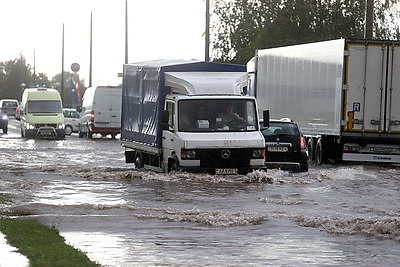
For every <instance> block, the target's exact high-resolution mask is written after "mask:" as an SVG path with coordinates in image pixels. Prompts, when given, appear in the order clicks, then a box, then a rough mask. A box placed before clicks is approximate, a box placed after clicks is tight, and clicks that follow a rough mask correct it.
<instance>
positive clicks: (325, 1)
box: [211, 0, 400, 64]
mask: <svg viewBox="0 0 400 267" xmlns="http://www.w3.org/2000/svg"><path fill="white" fill-rule="evenodd" d="M365 2H366V1H359V0H225V1H214V2H212V3H213V8H212V10H213V14H212V16H211V21H212V24H213V25H212V27H211V28H212V29H215V31H214V32H212V35H211V36H212V40H213V41H212V46H213V49H212V51H213V53H212V55H211V58H212V59H213V60H214V61H222V62H231V63H239V64H245V63H246V62H247V61H248V60H249V59H250V58H252V57H253V56H254V54H255V51H256V49H264V48H270V47H278V46H284V45H292V44H299V43H307V42H314V41H322V40H330V39H337V38H350V39H361V38H363V35H364V18H365ZM397 2H398V0H386V1H380V0H376V1H375V8H374V13H375V22H374V35H375V38H378V39H379V38H383V39H398V38H399V37H400V35H399V25H398V22H397V24H396V22H395V21H397V20H395V19H394V18H398V16H399V9H398V8H397V9H396V8H393V6H394V4H397ZM395 6H398V5H395Z"/></svg>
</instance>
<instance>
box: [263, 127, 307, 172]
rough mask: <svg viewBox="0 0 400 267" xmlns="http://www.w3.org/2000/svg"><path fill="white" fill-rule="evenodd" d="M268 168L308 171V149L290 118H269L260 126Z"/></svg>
mask: <svg viewBox="0 0 400 267" xmlns="http://www.w3.org/2000/svg"><path fill="white" fill-rule="evenodd" d="M261 132H262V134H263V136H264V139H265V150H266V151H265V158H266V165H267V167H269V168H281V169H292V170H300V171H308V151H307V144H306V140H305V138H304V136H303V135H302V133H301V131H300V129H299V127H298V126H297V124H296V123H294V122H293V121H292V120H290V119H280V120H270V121H269V126H266V127H263V126H261Z"/></svg>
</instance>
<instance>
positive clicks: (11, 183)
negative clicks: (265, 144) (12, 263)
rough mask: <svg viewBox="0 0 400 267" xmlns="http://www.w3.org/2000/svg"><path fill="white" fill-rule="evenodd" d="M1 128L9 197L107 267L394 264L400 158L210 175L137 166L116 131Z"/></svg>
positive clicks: (0, 187) (0, 155)
mask: <svg viewBox="0 0 400 267" xmlns="http://www.w3.org/2000/svg"><path fill="white" fill-rule="evenodd" d="M18 131H19V130H18V129H17V127H15V129H13V128H11V129H10V130H9V135H3V136H0V169H1V170H0V192H1V193H6V194H8V195H9V196H11V197H12V198H13V200H14V203H13V204H12V205H10V206H9V207H8V208H9V209H10V210H15V211H19V212H24V213H26V214H28V218H31V219H35V220H38V221H40V222H42V223H45V224H47V225H50V226H54V227H56V228H57V229H58V230H59V231H60V234H61V235H63V236H64V237H65V239H66V241H67V242H68V243H70V244H72V245H73V246H74V247H76V248H78V249H80V250H82V251H85V252H87V254H88V256H89V257H90V258H91V259H92V260H93V261H96V262H98V263H100V264H102V265H105V266H132V265H194V266H202V265H223V266H225V265H235V266H237V265H243V264H253V265H273V266H282V265H284V266H306V265H307V266H308V265H311V264H313V265H319V266H320V265H335V266H354V265H364V266H365V265H367V266H378V265H379V266H395V265H399V264H400V255H399V253H398V251H400V201H399V200H400V193H399V192H400V175H399V174H400V169H399V168H398V166H393V165H389V166H378V165H340V166H329V165H324V166H321V167H319V166H318V167H317V166H312V167H311V168H310V171H309V172H308V173H289V172H284V171H278V170H269V171H268V173H267V174H264V173H257V172H256V173H252V174H249V175H247V176H212V175H205V174H200V175H198V174H197V175H193V174H186V173H178V174H157V173H153V172H149V171H137V170H135V169H133V166H132V165H129V164H125V163H124V157H123V148H122V147H121V146H120V144H119V141H118V140H111V139H107V138H96V139H94V140H87V139H79V138H78V137H77V136H76V135H73V136H71V137H67V138H66V140H63V141H43V140H36V141H35V140H28V141H27V140H24V139H21V138H19V134H18V133H19V132H18Z"/></svg>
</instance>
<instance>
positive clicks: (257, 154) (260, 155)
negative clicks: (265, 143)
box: [253, 148, 265, 159]
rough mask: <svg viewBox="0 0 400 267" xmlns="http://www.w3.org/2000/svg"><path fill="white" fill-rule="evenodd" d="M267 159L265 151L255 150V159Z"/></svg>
mask: <svg viewBox="0 0 400 267" xmlns="http://www.w3.org/2000/svg"><path fill="white" fill-rule="evenodd" d="M264 157H265V149H261V148H260V149H254V150H253V158H255V159H262V158H264Z"/></svg>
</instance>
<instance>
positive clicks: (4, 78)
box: [0, 55, 50, 100]
mask: <svg viewBox="0 0 400 267" xmlns="http://www.w3.org/2000/svg"><path fill="white" fill-rule="evenodd" d="M38 83H39V84H41V86H50V82H49V79H48V78H47V77H46V75H45V74H43V73H38V74H37V75H36V74H33V72H32V67H31V66H30V65H29V64H26V60H25V57H24V56H23V55H21V56H20V57H19V58H16V59H14V60H9V61H6V62H0V98H12V99H17V100H21V97H22V92H23V90H24V88H25V87H34V86H36V84H38Z"/></svg>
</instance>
